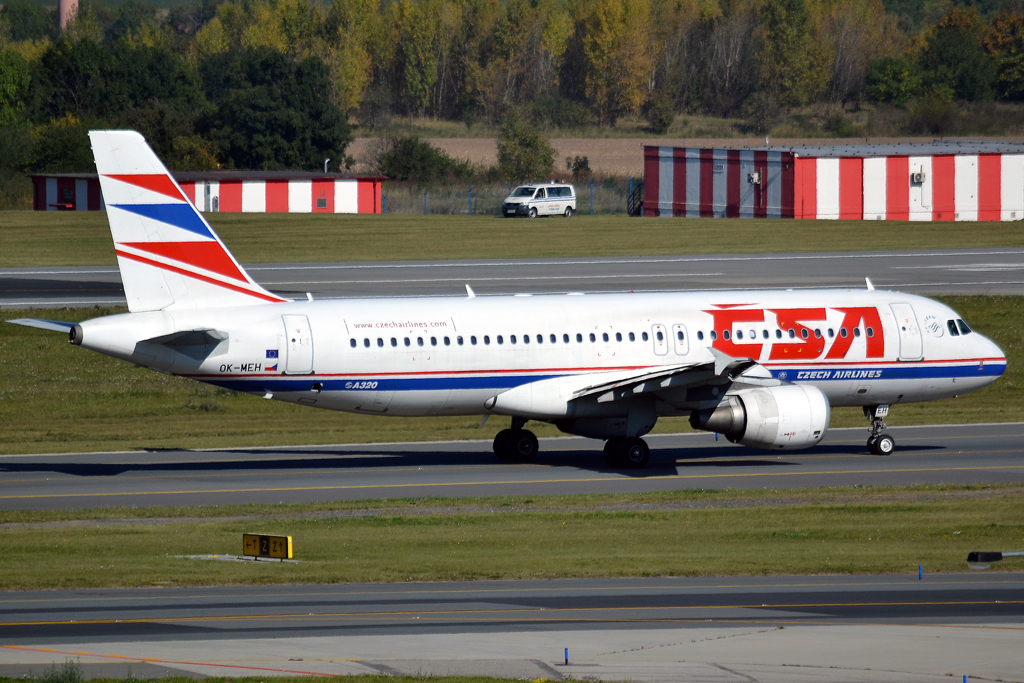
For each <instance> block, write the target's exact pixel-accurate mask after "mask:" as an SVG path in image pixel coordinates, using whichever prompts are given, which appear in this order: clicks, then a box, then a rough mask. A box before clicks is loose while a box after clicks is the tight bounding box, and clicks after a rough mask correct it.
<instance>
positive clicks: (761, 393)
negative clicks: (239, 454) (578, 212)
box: [11, 131, 1006, 467]
mask: <svg viewBox="0 0 1024 683" xmlns="http://www.w3.org/2000/svg"><path fill="white" fill-rule="evenodd" d="M89 135H90V138H91V140H92V148H93V153H94V155H95V158H96V168H97V171H98V172H99V176H100V184H101V187H102V190H103V197H104V199H105V202H106V208H107V218H108V220H109V222H110V231H111V233H112V235H113V238H114V247H115V250H116V253H117V261H118V265H119V267H120V269H121V279H122V281H123V283H124V290H125V295H126V297H127V299H128V309H129V311H130V312H129V313H126V314H122V315H113V316H107V317H103V318H96V319H93V320H86V321H84V322H80V323H77V324H74V323H69V322H57V321H48V320H34V319H21V320H12V321H11V322H16V323H20V324H23V325H30V326H34V327H42V328H44V329H51V330H58V331H64V332H67V333H68V334H69V338H70V340H71V343H72V344H75V345H78V346H83V347H85V348H87V349H91V350H93V351H98V352H100V353H103V354H106V355H109V356H113V357H115V358H121V359H123V360H126V361H129V362H132V363H136V364H138V365H142V366H146V367H149V368H152V369H153V370H157V371H159V372H165V373H171V374H175V375H180V376H182V377H188V378H190V379H194V380H198V381H200V382H207V383H210V384H214V385H217V386H221V387H227V388H229V389H234V390H237V391H242V392H246V393H250V394H255V395H258V396H263V397H265V398H270V399H276V400H279V401H289V402H292V403H300V404H303V405H309V406H314V407H317V408H328V409H332V410H344V411H350V412H359V413H376V414H380V415H390V416H409V415H483V416H488V415H503V416H508V417H511V418H512V423H511V428H510V429H506V430H503V431H501V432H500V433H499V434H498V436H497V437H496V438H495V440H494V452H495V453H496V454H497V456H498V457H499V458H501V459H502V460H512V461H526V460H531V459H532V458H534V457H535V456H536V454H537V438H536V436H534V434H533V433H531V432H529V431H527V430H526V429H524V428H523V427H524V425H525V424H526V422H527V421H528V420H537V421H543V422H549V423H552V424H554V425H556V426H557V427H558V428H559V429H560V430H562V431H563V432H567V433H569V434H578V435H581V436H586V437H591V438H595V439H602V440H605V441H606V445H605V447H604V456H605V458H606V460H607V461H608V463H609V464H610V465H613V466H617V467H642V466H643V465H644V464H646V463H647V461H648V459H649V457H650V451H649V449H648V446H647V444H646V442H645V441H644V440H643V439H642V438H641V437H643V436H644V435H645V434H647V433H648V432H649V431H650V430H651V429H652V428H653V427H654V424H655V422H656V421H657V420H658V418H659V417H661V416H667V415H684V416H685V415H688V416H689V419H690V424H691V425H692V426H693V427H694V428H696V429H702V430H707V431H714V432H716V433H721V434H723V435H724V436H725V437H726V438H727V439H729V440H730V441H732V442H735V443H740V444H745V445H747V446H752V447H755V448H764V449H798V448H807V447H809V446H813V445H815V444H817V443H818V442H819V441H820V440H821V438H822V437H823V436H824V434H825V430H826V429H828V425H829V418H830V415H831V408H832V406H863V408H864V413H865V415H866V416H867V417H868V419H869V420H870V423H871V434H870V437H869V439H868V442H867V445H868V448H869V449H870V451H871V452H872V453H875V454H877V455H887V454H889V453H891V452H892V450H893V448H894V445H895V444H894V442H893V439H892V438H891V437H890V436H889V435H887V434H885V433H883V431H882V430H884V429H885V423H884V422H883V420H884V418H885V416H886V415H887V413H888V408H889V406H891V405H893V404H896V403H912V402H916V401H931V400H935V399H942V398H947V397H951V396H956V395H958V394H964V393H967V392H969V391H974V390H976V389H980V388H981V387H984V386H986V385H988V384H990V383H992V382H994V381H995V380H996V379H997V378H998V377H999V376H1000V375H1002V374H1003V372H1004V370H1005V369H1006V357H1005V355H1004V354H1003V352H1002V351H1001V350H1000V349H999V347H997V346H996V345H995V344H994V343H993V342H992V341H990V340H989V339H987V338H985V337H983V336H982V335H980V334H977V333H975V332H972V331H971V329H970V328H969V327H968V326H967V324H966V323H965V322H964V321H963V320H962V319H961V318H960V316H959V315H957V314H956V312H954V311H953V310H952V309H950V308H949V307H947V306H944V305H943V304H941V303H938V302H935V301H931V300H929V299H925V298H921V297H917V296H911V295H907V294H900V293H898V292H889V291H880V290H875V289H874V288H873V287H872V286H871V283H870V281H868V282H867V288H866V289H862V290H852V289H817V290H804V291H797V292H794V291H772V290H755V291H728V292H699V293H652V294H633V293H629V294H587V295H571V294H569V295H544V296H487V297H476V296H474V294H473V291H472V289H470V288H469V286H468V285H467V288H466V290H467V296H465V297H463V296H458V297H454V296H453V297H431V298H401V299H385V298H377V299H334V300H322V301H321V300H317V301H313V300H307V301H289V300H286V299H284V298H282V297H280V296H277V295H275V294H273V293H271V292H268V291H266V290H265V289H263V288H262V287H260V285H258V284H257V283H256V282H255V281H253V279H252V278H251V277H249V275H248V274H246V272H245V270H244V269H243V268H242V267H241V266H240V265H239V264H238V262H237V261H236V260H235V258H234V257H233V256H232V255H231V253H230V252H229V251H228V250H227V248H226V247H225V246H224V244H223V243H222V242H221V240H220V239H219V238H218V237H217V235H216V234H215V233H214V232H213V230H212V229H211V228H210V226H209V224H208V223H207V222H206V220H205V219H204V218H203V216H202V214H201V213H199V211H197V210H196V207H195V206H193V204H192V203H191V202H190V201H189V200H188V198H187V197H186V195H185V194H184V193H183V192H182V190H181V188H180V187H179V186H178V184H177V183H176V182H175V181H174V178H172V177H171V175H170V174H169V173H168V172H167V169H166V168H165V167H164V165H163V164H162V163H161V162H160V160H159V159H158V158H157V156H156V154H154V152H153V151H152V150H151V149H150V147H149V146H148V145H147V144H146V141H145V140H144V139H143V137H142V136H141V135H139V134H138V133H136V132H134V131H93V132H91V133H90V134H89Z"/></svg>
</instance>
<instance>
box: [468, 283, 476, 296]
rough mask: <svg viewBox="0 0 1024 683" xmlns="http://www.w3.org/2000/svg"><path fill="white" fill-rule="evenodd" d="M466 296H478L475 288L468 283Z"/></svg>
mask: <svg viewBox="0 0 1024 683" xmlns="http://www.w3.org/2000/svg"><path fill="white" fill-rule="evenodd" d="M466 296H468V297H469V298H470V299H475V298H476V292H474V291H473V288H472V287H470V286H469V285H466Z"/></svg>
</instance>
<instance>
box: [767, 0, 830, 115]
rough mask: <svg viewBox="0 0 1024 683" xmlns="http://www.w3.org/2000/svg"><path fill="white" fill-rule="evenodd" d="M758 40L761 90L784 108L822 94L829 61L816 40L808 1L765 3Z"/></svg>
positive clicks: (773, 1) (779, 0)
mask: <svg viewBox="0 0 1024 683" xmlns="http://www.w3.org/2000/svg"><path fill="white" fill-rule="evenodd" d="M760 39H761V44H762V50H761V90H763V91H764V92H765V93H767V94H769V95H771V96H773V97H775V98H776V99H777V100H778V101H779V103H781V104H783V105H785V106H800V105H803V104H807V103H808V102H811V101H813V100H814V99H815V98H817V97H818V96H819V95H821V94H822V93H824V92H825V90H826V88H827V87H828V81H829V67H830V64H831V60H830V59H829V55H828V51H827V50H826V49H825V48H824V47H823V46H822V45H821V43H820V42H819V41H818V40H817V39H816V36H815V33H814V23H813V17H812V16H811V12H810V9H809V7H808V5H807V0H765V3H764V6H763V7H762V8H761V30H760Z"/></svg>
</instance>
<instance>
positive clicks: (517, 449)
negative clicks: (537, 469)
mask: <svg viewBox="0 0 1024 683" xmlns="http://www.w3.org/2000/svg"><path fill="white" fill-rule="evenodd" d="M510 432H511V435H510V436H509V437H508V438H507V440H506V441H505V443H506V444H508V450H509V453H511V454H512V458H511V459H512V460H514V461H516V462H530V461H531V460H533V459H534V458H536V457H537V451H538V450H540V449H539V444H538V443H537V436H536V435H535V434H534V433H533V432H531V431H529V430H527V429H517V430H510Z"/></svg>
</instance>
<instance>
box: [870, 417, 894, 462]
mask: <svg viewBox="0 0 1024 683" xmlns="http://www.w3.org/2000/svg"><path fill="white" fill-rule="evenodd" d="M888 414H889V406H887V405H881V406H864V416H865V417H866V418H868V420H870V421H871V436H869V437H868V451H869V452H870V453H871V454H872V455H892V452H893V451H894V450H895V449H896V441H895V440H894V439H893V438H892V437H891V436H889V435H888V434H883V433H882V430H884V429H885V428H886V424H885V422H883V420H884V419H885V416H886V415H888Z"/></svg>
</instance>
